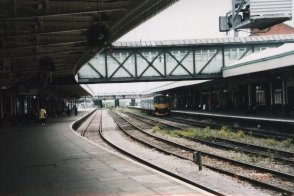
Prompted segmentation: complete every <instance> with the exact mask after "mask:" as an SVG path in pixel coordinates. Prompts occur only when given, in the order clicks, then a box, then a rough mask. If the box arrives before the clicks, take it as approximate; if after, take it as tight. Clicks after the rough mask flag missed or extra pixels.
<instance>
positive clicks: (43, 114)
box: [39, 108, 47, 126]
mask: <svg viewBox="0 0 294 196" xmlns="http://www.w3.org/2000/svg"><path fill="white" fill-rule="evenodd" d="M46 116H47V113H46V110H45V109H44V108H41V109H40V111H39V120H40V122H41V124H42V126H43V125H45V124H46Z"/></svg>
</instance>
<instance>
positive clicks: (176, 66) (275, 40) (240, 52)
mask: <svg viewBox="0 0 294 196" xmlns="http://www.w3.org/2000/svg"><path fill="white" fill-rule="evenodd" d="M284 43H294V35H293V34H291V35H273V36H250V37H238V38H215V39H197V40H182V41H156V42H125V43H116V44H115V45H114V47H113V49H112V52H104V53H100V54H98V55H96V56H95V57H94V58H92V59H91V60H90V61H89V62H87V63H86V64H85V65H84V66H83V67H82V68H81V69H80V70H79V72H78V74H77V80H78V82H79V83H81V84H91V83H111V82H138V81H169V80H192V79H193V80H195V79H196V80H201V79H214V78H219V77H222V70H223V69H224V68H227V67H229V66H230V64H232V63H234V62H236V61H237V60H240V59H242V58H243V57H244V56H247V55H249V54H251V53H254V52H259V51H262V50H265V49H267V48H272V47H278V46H280V45H282V44H284Z"/></svg>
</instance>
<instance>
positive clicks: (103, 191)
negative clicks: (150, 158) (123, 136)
mask: <svg viewBox="0 0 294 196" xmlns="http://www.w3.org/2000/svg"><path fill="white" fill-rule="evenodd" d="M83 115H85V112H79V114H78V116H71V117H58V118H52V119H48V123H47V124H46V125H45V126H41V125H40V124H36V123H35V124H31V125H25V126H18V127H8V128H6V129H5V130H3V132H2V133H1V134H0V149H1V170H0V171H1V172H0V184H1V186H0V195H30V196H32V195H54V196H56V195H209V193H206V192H204V191H202V190H200V189H196V188H194V187H190V186H189V185H187V184H185V183H182V182H180V181H177V180H175V179H173V178H171V177H168V176H166V175H164V174H161V173H159V172H157V171H155V170H152V169H150V168H148V167H146V166H143V165H141V164H139V163H136V162H134V161H132V160H130V159H128V158H125V157H123V156H121V155H119V154H115V153H113V152H110V151H108V150H106V149H104V148H102V147H99V146H97V145H94V144H92V143H89V142H88V141H86V140H84V139H82V138H81V137H78V136H77V135H76V134H74V133H73V131H72V130H71V124H72V123H73V122H74V121H76V120H77V119H78V118H81V117H82V116H83Z"/></svg>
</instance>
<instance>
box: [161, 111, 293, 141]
mask: <svg viewBox="0 0 294 196" xmlns="http://www.w3.org/2000/svg"><path fill="white" fill-rule="evenodd" d="M207 118H208V117H207ZM166 119H168V120H170V121H175V122H182V123H189V124H193V125H194V126H198V127H211V128H215V129H220V128H221V127H222V126H223V124H224V123H218V122H217V120H213V121H212V122H205V121H202V120H196V119H188V118H183V117H179V116H177V117H170V118H166ZM208 119H209V118H208ZM226 124H227V126H229V127H230V128H231V129H232V130H238V129H242V131H244V132H246V133H249V134H251V135H253V136H255V137H261V138H274V139H276V140H286V139H288V138H291V139H292V143H293V142H294V134H293V133H291V132H289V131H287V132H276V131H273V130H266V129H264V128H250V127H245V126H241V125H240V124H238V126H234V125H230V124H231V123H226Z"/></svg>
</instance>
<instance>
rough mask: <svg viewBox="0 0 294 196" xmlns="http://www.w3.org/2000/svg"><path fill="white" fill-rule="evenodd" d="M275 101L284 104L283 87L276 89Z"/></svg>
mask: <svg viewBox="0 0 294 196" xmlns="http://www.w3.org/2000/svg"><path fill="white" fill-rule="evenodd" d="M274 103H275V104H282V89H275V91H274Z"/></svg>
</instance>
